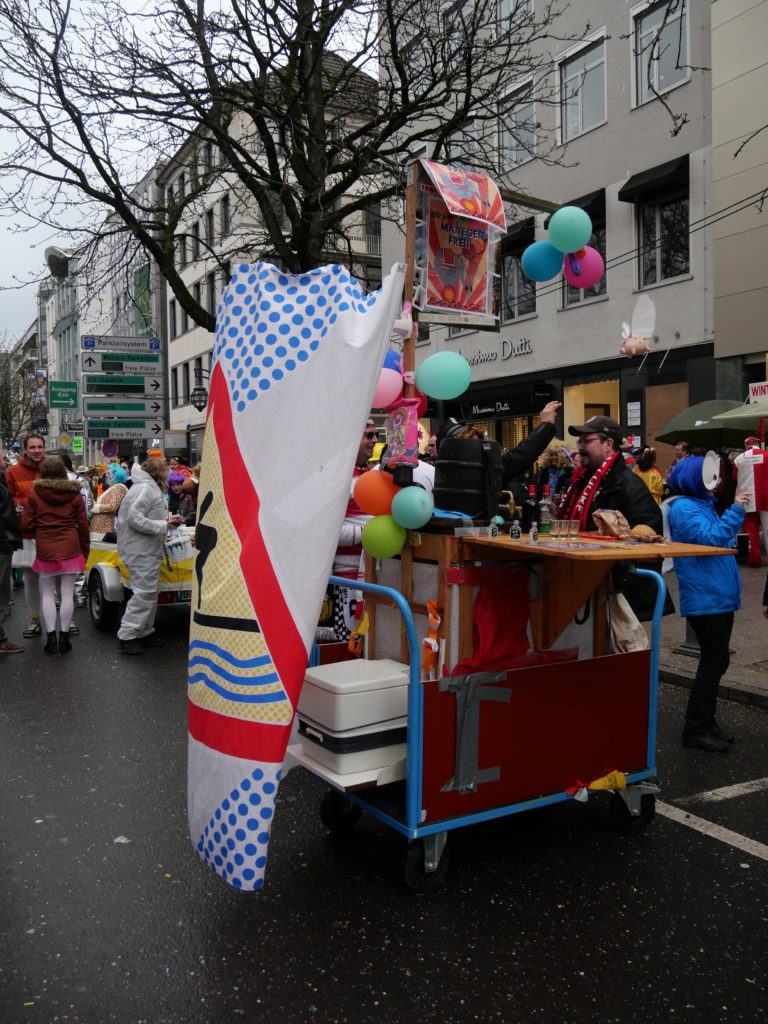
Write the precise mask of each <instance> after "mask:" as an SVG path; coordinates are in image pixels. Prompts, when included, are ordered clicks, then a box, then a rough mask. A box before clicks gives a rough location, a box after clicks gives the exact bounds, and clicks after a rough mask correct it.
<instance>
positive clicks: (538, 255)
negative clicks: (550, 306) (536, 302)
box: [521, 242, 563, 281]
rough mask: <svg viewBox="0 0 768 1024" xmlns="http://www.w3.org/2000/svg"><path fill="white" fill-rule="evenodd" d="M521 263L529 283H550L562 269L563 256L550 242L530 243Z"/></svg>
mask: <svg viewBox="0 0 768 1024" xmlns="http://www.w3.org/2000/svg"><path fill="white" fill-rule="evenodd" d="M521 263H522V267H523V273H524V274H525V276H526V277H527V278H530V280H531V281H551V280H552V278H553V277H557V275H558V274H559V273H560V271H561V270H562V269H563V254H562V253H561V252H560V250H559V249H556V248H555V247H554V245H552V243H551V242H531V244H530V245H529V246H528V247H527V248H526V250H525V251H524V252H523V258H522V260H521Z"/></svg>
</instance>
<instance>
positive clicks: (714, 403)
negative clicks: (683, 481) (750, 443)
mask: <svg viewBox="0 0 768 1024" xmlns="http://www.w3.org/2000/svg"><path fill="white" fill-rule="evenodd" d="M737 408H738V409H740V408H741V402H734V401H731V400H730V399H727V398H713V399H711V400H710V401H708V402H698V403H697V404H696V405H691V406H689V408H687V409H683V411H682V412H679V413H678V414H677V415H676V416H673V417H672V419H671V420H670V421H669V423H667V424H665V426H664V427H663V428H662V429H661V430H660V431H659V433H658V434H657V435H656V440H657V441H663V442H664V443H665V444H676V443H677V442H678V441H687V442H688V444H689V445H696V446H698V445H702V446H703V445H711V446H713V447H715V448H717V447H721V448H725V447H729V446H734V447H735V446H738V447H741V446H742V444H743V441H744V437H743V433H744V432H743V430H741V429H740V428H739V429H738V430H736V429H734V428H733V427H731V426H729V425H728V424H726V423H723V422H721V421H720V420H716V419H714V417H715V416H717V415H718V413H724V412H728V411H729V410H731V409H737Z"/></svg>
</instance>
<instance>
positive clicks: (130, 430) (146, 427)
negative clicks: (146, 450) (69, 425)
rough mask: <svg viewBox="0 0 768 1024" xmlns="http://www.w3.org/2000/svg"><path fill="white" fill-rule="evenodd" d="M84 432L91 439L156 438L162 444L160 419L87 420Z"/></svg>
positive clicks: (130, 439) (127, 439) (133, 439)
mask: <svg viewBox="0 0 768 1024" xmlns="http://www.w3.org/2000/svg"><path fill="white" fill-rule="evenodd" d="M86 433H87V435H88V437H89V438H90V440H92V441H144V440H150V439H158V440H159V442H160V443H161V444H162V442H163V438H164V427H163V421H162V419H148V420H147V419H140V420H120V419H111V420H88V422H87V423H86Z"/></svg>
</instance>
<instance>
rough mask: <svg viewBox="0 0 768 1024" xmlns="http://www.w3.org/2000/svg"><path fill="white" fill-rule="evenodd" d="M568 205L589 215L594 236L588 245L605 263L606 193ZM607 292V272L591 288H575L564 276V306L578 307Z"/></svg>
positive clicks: (592, 235) (599, 193)
mask: <svg viewBox="0 0 768 1024" xmlns="http://www.w3.org/2000/svg"><path fill="white" fill-rule="evenodd" d="M568 205H571V206H578V207H579V208H580V209H582V210H586V212H587V213H588V214H589V216H590V219H591V221H592V234H591V235H590V237H589V241H588V242H587V245H591V246H592V248H593V249H597V251H598V252H599V253H600V255H601V256H602V257H603V262H605V259H606V256H605V192H604V191H602V190H601V191H600V192H598V193H596V194H594V195H593V196H590V197H586V198H584V199H574V201H573V202H572V203H570V204H568ZM607 290H608V282H607V272H606V273H604V274H603V276H602V277H601V278H600V280H599V281H596V282H595V284H593V285H591V286H590V287H589V288H574V286H573V285H572V284H570V283H569V282H568V281H567V280H566V278H565V276H563V305H564V306H577V305H578V304H579V303H580V302H584V301H585V300H587V299H594V298H597V296H598V295H605V293H606V291H607Z"/></svg>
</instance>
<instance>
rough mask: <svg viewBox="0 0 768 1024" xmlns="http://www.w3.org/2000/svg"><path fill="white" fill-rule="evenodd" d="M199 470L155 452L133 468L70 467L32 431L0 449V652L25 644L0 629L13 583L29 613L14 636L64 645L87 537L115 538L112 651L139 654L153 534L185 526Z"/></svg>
mask: <svg viewBox="0 0 768 1024" xmlns="http://www.w3.org/2000/svg"><path fill="white" fill-rule="evenodd" d="M169 466H170V467H171V468H172V472H171V473H170V474H169ZM199 473H200V466H199V465H197V466H194V467H192V468H191V469H190V468H189V467H188V466H186V464H184V463H183V462H182V461H181V460H179V459H177V458H171V459H170V460H169V462H168V463H166V461H165V460H164V459H163V458H162V456H161V453H159V452H157V453H154V457H150V458H148V459H146V460H145V461H144V462H143V463H142V464H141V465H139V464H138V463H136V464H134V465H133V466H129V465H128V464H127V463H118V462H109V463H106V464H103V465H98V466H91V467H80V468H79V469H78V471H75V470H74V469H73V466H72V461H71V459H70V457H69V455H68V453H66V452H60V453H59V454H57V455H47V454H46V450H45V438H44V437H42V436H41V435H40V434H36V433H32V434H29V435H28V437H27V438H26V439H25V441H24V446H23V450H22V453H21V457H20V458H19V459H18V461H16V462H15V463H13V464H9V460H8V458H7V456H6V454H5V452H0V654H20V653H22V652H23V651H24V649H25V648H24V646H23V645H22V644H18V643H14V642H13V641H12V640H10V639H9V638H8V637H7V636H6V634H5V622H6V621H7V619H8V617H9V615H10V609H11V605H12V603H13V598H12V590H13V589H14V588H15V586H17V585H20V586H23V588H24V598H25V601H26V605H27V611H28V614H29V623H28V625H27V626H26V627H25V629H24V630H23V633H22V637H23V638H24V639H27V640H28V639H33V638H35V637H41V636H43V635H44V636H45V646H44V648H43V650H44V651H45V653H46V654H66V653H68V652H69V651H71V649H72V642H71V638H72V637H73V636H76V635H78V634H79V632H80V630H79V627H78V626H77V625H76V623H75V622H74V621H73V611H74V608H75V606H83V605H84V604H85V603H86V594H85V589H84V585H85V568H86V560H87V558H88V554H89V550H90V547H91V542H92V541H93V540H100V541H107V542H110V541H112V542H116V543H117V549H118V552H119V554H120V557H121V559H122V560H123V562H124V564H125V565H126V568H127V569H128V572H129V575H130V578H131V598H130V600H129V602H128V605H127V607H126V610H125V613H124V615H123V618H122V622H121V625H120V631H119V632H118V638H119V649H120V651H121V653H124V654H143V653H144V649H145V647H148V646H153V645H155V644H156V643H157V641H156V639H155V638H154V617H155V611H156V608H157V594H158V591H159V588H160V563H161V558H162V550H163V540H164V538H165V535H166V532H167V531H168V529H169V528H171V529H173V528H174V527H179V526H182V525H193V524H194V520H195V510H196V503H197V493H198V487H199ZM169 476H170V477H171V486H170V488H169V489H168V491H167V478H168V477H169ZM16 573H18V574H19V577H20V578H19V579H16V578H15V574H16Z"/></svg>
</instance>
